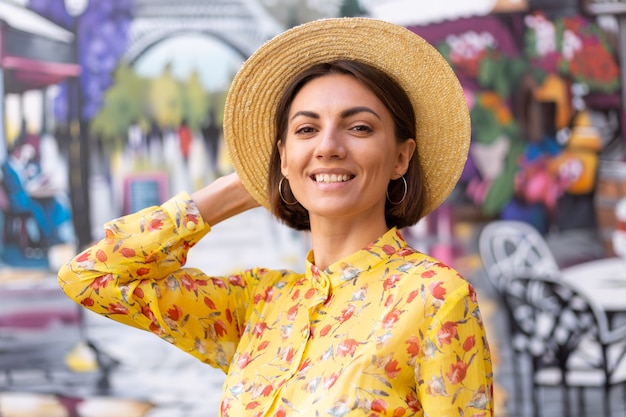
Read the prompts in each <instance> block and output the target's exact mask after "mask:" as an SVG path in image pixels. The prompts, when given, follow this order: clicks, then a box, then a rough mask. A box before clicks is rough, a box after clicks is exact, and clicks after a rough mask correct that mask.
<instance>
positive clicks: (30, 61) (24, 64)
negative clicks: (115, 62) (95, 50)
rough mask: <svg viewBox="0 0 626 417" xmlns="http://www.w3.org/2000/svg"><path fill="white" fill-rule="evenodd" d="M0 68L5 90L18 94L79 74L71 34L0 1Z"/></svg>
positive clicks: (18, 7)
mask: <svg viewBox="0 0 626 417" xmlns="http://www.w3.org/2000/svg"><path fill="white" fill-rule="evenodd" d="M0 40H1V42H2V45H3V48H2V49H0V67H1V68H2V69H3V70H4V87H5V93H21V92H23V91H27V90H33V89H37V88H43V87H45V86H48V85H51V84H56V83H59V82H61V81H63V80H64V79H66V78H68V77H75V76H78V75H79V74H80V66H78V65H77V64H76V59H75V48H74V35H73V34H72V33H71V32H70V31H68V30H66V29H64V28H62V27H61V26H59V25H56V24H55V23H53V22H51V21H49V20H47V19H45V18H43V17H42V16H40V15H38V14H37V13H34V12H33V11H31V10H28V9H26V8H24V7H22V6H19V5H16V4H12V3H7V2H0Z"/></svg>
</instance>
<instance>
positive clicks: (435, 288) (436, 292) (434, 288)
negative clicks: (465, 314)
mask: <svg viewBox="0 0 626 417" xmlns="http://www.w3.org/2000/svg"><path fill="white" fill-rule="evenodd" d="M442 285H443V282H441V281H437V282H433V283H431V284H430V285H429V286H428V290H429V291H430V293H431V294H432V295H433V297H435V298H436V299H437V300H443V299H444V297H445V295H446V289H445V288H443V287H442Z"/></svg>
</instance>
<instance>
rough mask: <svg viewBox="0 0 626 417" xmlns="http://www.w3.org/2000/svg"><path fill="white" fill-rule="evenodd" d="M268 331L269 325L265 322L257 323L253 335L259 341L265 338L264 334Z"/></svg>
mask: <svg viewBox="0 0 626 417" xmlns="http://www.w3.org/2000/svg"><path fill="white" fill-rule="evenodd" d="M266 329H267V323H265V322H262V323H257V324H255V325H254V328H253V329H252V335H253V336H254V337H256V338H257V339H259V338H261V337H262V336H263V333H264V332H265V330H266Z"/></svg>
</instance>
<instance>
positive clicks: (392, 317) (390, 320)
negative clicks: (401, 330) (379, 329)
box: [383, 308, 402, 330]
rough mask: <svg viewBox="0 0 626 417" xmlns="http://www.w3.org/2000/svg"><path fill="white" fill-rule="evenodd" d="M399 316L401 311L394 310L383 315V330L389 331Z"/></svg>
mask: <svg viewBox="0 0 626 417" xmlns="http://www.w3.org/2000/svg"><path fill="white" fill-rule="evenodd" d="M400 314H402V311H400V310H397V309H395V308H394V309H393V310H391V311H390V312H389V313H387V314H385V317H384V318H383V329H385V330H389V329H391V328H392V327H393V325H394V324H396V322H397V321H398V319H399V318H400Z"/></svg>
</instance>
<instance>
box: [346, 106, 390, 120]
mask: <svg viewBox="0 0 626 417" xmlns="http://www.w3.org/2000/svg"><path fill="white" fill-rule="evenodd" d="M363 112H366V113H371V114H373V115H374V116H376V118H378V119H379V120H381V119H380V116H379V115H378V113H376V112H375V111H374V110H372V109H370V108H369V107H365V106H359V107H351V108H349V109H346V110H344V111H342V112H341V117H343V118H346V117H350V116H353V115H355V114H358V113H363Z"/></svg>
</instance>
